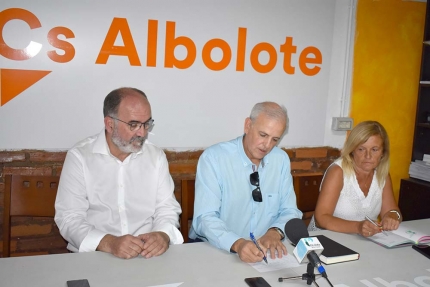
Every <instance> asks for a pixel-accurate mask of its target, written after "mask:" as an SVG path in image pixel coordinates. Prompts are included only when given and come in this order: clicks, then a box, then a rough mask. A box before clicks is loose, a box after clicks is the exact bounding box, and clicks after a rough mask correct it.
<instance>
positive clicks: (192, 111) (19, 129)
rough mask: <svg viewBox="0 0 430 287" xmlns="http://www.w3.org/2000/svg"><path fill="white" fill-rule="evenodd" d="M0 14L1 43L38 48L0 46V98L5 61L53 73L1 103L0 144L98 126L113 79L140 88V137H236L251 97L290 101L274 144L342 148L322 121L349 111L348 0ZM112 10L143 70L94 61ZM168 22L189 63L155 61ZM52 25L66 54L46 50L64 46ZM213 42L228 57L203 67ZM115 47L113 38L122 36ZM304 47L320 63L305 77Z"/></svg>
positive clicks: (157, 4) (59, 143)
mask: <svg viewBox="0 0 430 287" xmlns="http://www.w3.org/2000/svg"><path fill="white" fill-rule="evenodd" d="M9 8H22V9H25V10H27V11H29V12H31V13H32V14H34V15H35V16H36V17H37V18H38V19H39V21H40V23H41V27H40V28H37V29H30V28H29V26H28V25H27V24H26V23H25V22H24V21H22V20H11V21H6V20H5V15H6V13H4V11H5V10H6V9H9ZM0 11H2V12H0V23H1V22H5V23H6V24H5V25H4V27H3V30H2V37H3V39H4V41H5V44H6V45H7V47H10V48H12V49H16V50H17V51H18V50H19V49H24V48H25V47H26V46H27V45H28V44H29V42H30V41H34V42H38V43H40V44H42V48H41V50H40V52H39V53H37V54H36V55H35V56H34V57H32V58H30V59H27V60H14V59H10V58H8V57H7V56H5V52H4V51H5V50H4V47H5V46H3V47H2V45H1V43H0V54H1V55H0V69H2V75H3V77H2V78H1V85H2V95H1V96H4V94H6V92H5V88H4V87H6V86H8V87H11V86H13V85H11V82H12V81H20V80H22V79H17V78H15V79H9V78H6V77H5V76H4V75H5V74H4V71H5V69H19V70H45V71H51V73H49V74H48V75H46V76H45V77H44V78H42V79H41V80H39V81H37V82H36V83H35V84H33V85H31V86H30V87H28V88H27V89H26V90H24V91H22V92H21V93H19V94H18V95H17V96H16V97H14V98H13V99H12V100H10V101H8V102H7V103H4V104H3V105H2V106H1V107H0V149H48V150H52V149H67V148H69V147H71V146H72V145H73V144H75V143H76V142H77V141H79V140H81V139H83V138H85V137H87V136H89V135H92V134H95V133H97V132H99V131H100V130H101V129H102V128H103V115H102V104H103V99H104V97H105V96H106V95H107V94H108V93H109V92H110V91H111V90H113V89H115V88H118V87H121V86H132V87H136V88H139V89H142V90H143V91H144V92H145V93H146V94H147V95H148V98H149V100H150V102H151V104H152V111H153V118H154V119H155V124H156V125H155V127H154V130H153V133H154V134H153V135H151V136H150V140H151V141H152V142H154V143H156V144H157V145H159V146H161V147H163V148H168V149H175V150H186V149H197V148H204V147H207V146H209V145H211V144H214V143H217V142H220V141H225V140H229V139H232V138H234V137H237V136H238V135H240V134H241V133H242V132H243V123H244V119H245V118H246V117H247V116H248V115H249V112H250V110H251V108H252V106H253V105H254V104H255V103H256V102H260V101H276V102H278V103H280V104H283V105H285V106H286V107H287V109H288V112H289V118H290V127H289V131H288V134H287V135H286V137H285V138H284V139H283V140H282V142H281V143H280V146H283V147H303V146H306V147H312V146H324V145H330V146H333V147H341V146H342V145H343V141H344V138H345V132H337V133H335V132H333V131H331V129H330V126H331V118H332V117H334V116H347V115H348V113H349V85H350V79H349V78H350V69H351V67H350V59H351V55H352V48H351V46H352V44H351V39H353V35H352V34H351V33H352V32H353V31H354V29H353V23H354V17H355V1H354V0H348V1H346V0H325V1H320V0H308V1H301V0H288V1H286V0H272V1H257V0H246V1H245V0H241V1H227V0H222V1H197V0H194V1H192V0H185V1H173V0H164V1H149V0H127V1H114V0H110V1H68V2H65V1H47V0H43V1H32V0H13V1H12V0H3V1H1V3H0ZM115 17H117V18H125V19H127V23H128V26H129V28H130V32H131V34H132V38H133V40H134V44H135V46H136V50H137V54H138V57H139V59H140V62H141V66H132V65H130V62H129V60H128V58H127V57H124V56H113V55H111V56H110V57H109V58H108V61H107V63H106V64H96V59H97V57H98V55H99V53H100V50H101V47H102V45H103V42H104V41H105V38H106V35H107V33H108V30H109V27H110V26H111V23H112V22H113V19H114V18H115ZM149 19H151V20H157V21H158V40H157V64H156V67H148V66H147V64H146V56H147V52H146V51H147V36H148V20H149ZM167 21H171V22H175V23H176V32H175V36H176V37H180V36H186V37H188V38H191V39H192V40H193V42H194V43H195V46H196V49H197V56H196V59H195V61H194V63H193V64H192V65H191V66H190V67H189V68H187V69H178V68H166V67H164V50H165V49H164V45H165V37H166V32H165V31H166V22H167ZM58 26H62V27H67V28H68V29H69V30H71V31H72V32H73V34H74V37H73V38H69V39H66V38H65V37H64V36H59V38H60V39H62V40H64V41H66V42H68V43H70V44H71V45H73V47H74V50H75V55H74V57H73V58H72V59H71V60H70V61H67V62H64V63H59V62H55V61H53V60H51V59H50V58H49V57H48V55H47V52H48V51H52V50H54V51H57V53H58V54H60V55H61V54H64V51H63V50H62V49H56V48H54V47H52V45H50V43H49V41H48V39H47V34H48V32H49V31H50V30H51V29H52V28H54V27H58ZM240 27H241V28H246V30H247V40H246V53H245V66H244V71H236V61H237V57H236V51H237V43H238V40H237V38H238V29H239V28H240ZM351 27H352V28H351ZM123 37H124V35H123ZM286 37H292V38H293V44H294V45H295V46H297V52H296V53H294V54H292V57H291V65H292V66H295V73H294V74H287V73H286V72H285V71H284V69H283V61H284V54H283V53H281V52H280V46H281V45H282V44H284V42H285V41H286ZM215 38H219V39H223V40H224V41H225V42H227V43H228V45H229V47H230V48H231V52H232V57H231V62H230V64H229V65H228V66H227V67H226V68H225V69H223V70H220V71H213V70H210V69H208V68H207V67H206V66H205V64H204V63H203V60H202V49H203V46H204V45H205V44H206V43H207V42H208V41H209V40H211V39H215ZM261 42H267V43H269V44H270V45H271V46H273V47H274V48H275V49H276V51H277V52H276V54H277V62H276V66H275V68H274V69H273V70H271V71H270V72H268V73H259V72H257V71H256V70H255V69H254V68H253V67H252V66H251V63H250V54H251V51H252V49H253V48H254V47H255V46H256V45H257V44H258V43H261ZM115 45H116V46H122V45H123V42H122V37H118V38H117V39H116V42H115ZM308 46H313V47H316V48H317V49H318V50H319V51H321V54H322V64H321V65H309V66H308V67H309V68H312V67H314V66H319V67H320V68H321V70H320V71H319V72H318V73H317V74H316V75H314V76H307V75H305V74H304V73H303V72H302V71H301V69H300V67H299V64H298V61H299V60H298V59H299V55H300V53H301V52H302V50H303V49H305V48H306V47H308ZM175 56H176V58H177V59H184V58H185V57H186V56H187V53H186V49H185V48H184V47H183V46H178V47H177V48H176V49H175ZM224 56H225V55H224ZM211 57H212V60H213V61H215V62H216V61H220V60H221V59H223V53H222V52H221V50H220V49H218V48H215V49H214V50H212V54H211ZM258 59H259V62H260V64H262V65H265V64H266V63H267V62H268V61H269V56H268V53H266V52H262V53H260V55H259V58H258ZM8 81H9V82H8Z"/></svg>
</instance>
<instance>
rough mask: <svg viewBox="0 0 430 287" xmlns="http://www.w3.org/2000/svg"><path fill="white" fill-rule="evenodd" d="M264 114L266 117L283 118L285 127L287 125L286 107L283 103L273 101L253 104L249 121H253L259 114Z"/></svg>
mask: <svg viewBox="0 0 430 287" xmlns="http://www.w3.org/2000/svg"><path fill="white" fill-rule="evenodd" d="M261 113H263V114H265V115H266V116H268V117H271V118H274V119H279V120H284V121H285V128H287V126H288V114H287V109H286V108H285V107H284V106H283V105H279V104H277V103H275V102H261V103H257V104H255V105H254V107H253V108H252V110H251V115H250V116H249V118H250V119H251V121H253V122H254V121H255V119H257V117H258V116H259V115H260V114H261Z"/></svg>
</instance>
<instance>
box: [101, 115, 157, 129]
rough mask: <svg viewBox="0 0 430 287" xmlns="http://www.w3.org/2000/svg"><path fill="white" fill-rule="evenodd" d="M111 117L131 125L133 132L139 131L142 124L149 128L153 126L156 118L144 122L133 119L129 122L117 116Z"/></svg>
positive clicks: (144, 127)
mask: <svg viewBox="0 0 430 287" xmlns="http://www.w3.org/2000/svg"><path fill="white" fill-rule="evenodd" d="M109 117H110V118H111V119H114V120H117V121H120V122H123V123H124V124H127V125H128V126H129V127H130V131H132V132H134V131H137V130H138V129H140V127H142V126H143V129H145V130H149V129H150V128H151V127H152V125H153V124H154V120H153V119H152V118H150V119H149V120H147V121H146V122H144V123H141V122H137V121H131V122H129V123H127V122H124V121H121V120H120V119H117V118H114V117H111V116H109Z"/></svg>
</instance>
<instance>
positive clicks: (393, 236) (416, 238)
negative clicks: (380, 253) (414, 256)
mask: <svg viewBox="0 0 430 287" xmlns="http://www.w3.org/2000/svg"><path fill="white" fill-rule="evenodd" d="M385 233H386V234H387V235H384V234H383V233H378V234H375V235H373V236H371V237H367V238H368V239H370V240H372V241H374V242H376V243H378V244H379V245H382V246H385V247H388V248H394V247H402V246H409V245H414V244H429V243H430V235H428V234H424V233H422V232H419V231H417V230H412V229H410V228H407V227H406V226H403V225H402V224H400V226H399V228H398V229H397V230H393V231H386V232H385Z"/></svg>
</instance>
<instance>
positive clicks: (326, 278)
mask: <svg viewBox="0 0 430 287" xmlns="http://www.w3.org/2000/svg"><path fill="white" fill-rule="evenodd" d="M323 277H324V276H323ZM324 278H325V280H327V282H328V284H330V286H331V287H333V284H331V282H330V280H328V277H327V276H326V277H324Z"/></svg>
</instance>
